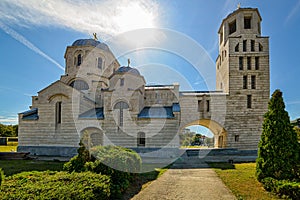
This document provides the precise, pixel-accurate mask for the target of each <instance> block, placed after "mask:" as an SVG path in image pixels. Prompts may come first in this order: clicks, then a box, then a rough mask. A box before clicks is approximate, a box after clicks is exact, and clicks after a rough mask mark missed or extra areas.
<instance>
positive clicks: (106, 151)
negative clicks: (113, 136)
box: [91, 146, 142, 173]
mask: <svg viewBox="0 0 300 200" xmlns="http://www.w3.org/2000/svg"><path fill="white" fill-rule="evenodd" d="M91 154H92V156H93V157H94V158H95V159H97V160H99V161H100V162H101V163H103V164H105V165H107V166H109V167H111V168H113V169H116V170H119V171H124V172H130V173H138V172H139V171H140V168H141V163H142V160H141V157H140V156H139V154H138V153H136V152H135V151H133V150H131V149H127V148H124V147H119V146H96V147H93V148H92V149H91Z"/></svg>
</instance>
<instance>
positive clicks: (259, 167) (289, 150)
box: [256, 90, 299, 181]
mask: <svg viewBox="0 0 300 200" xmlns="http://www.w3.org/2000/svg"><path fill="white" fill-rule="evenodd" d="M297 165H299V144H298V141H297V135H296V133H295V131H294V130H293V127H292V126H291V124H290V119H289V115H288V112H287V111H285V105H284V101H283V98H282V92H281V91H280V90H276V91H275V92H274V93H273V94H272V98H271V100H270V101H269V105H268V111H267V113H265V115H264V121H263V132H262V135H261V139H260V142H259V144H258V158H257V161H256V176H257V178H258V180H259V181H261V180H263V179H264V178H267V177H271V178H275V179H277V180H283V179H289V180H292V179H295V178H297Z"/></svg>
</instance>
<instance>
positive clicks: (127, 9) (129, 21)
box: [114, 2, 155, 32]
mask: <svg viewBox="0 0 300 200" xmlns="http://www.w3.org/2000/svg"><path fill="white" fill-rule="evenodd" d="M154 12H155V10H151V8H149V7H146V6H144V5H143V4H141V3H139V2H131V3H128V4H127V5H125V6H120V7H119V8H118V9H117V13H116V16H115V19H114V20H115V24H116V26H117V28H118V29H119V30H118V31H119V32H126V31H131V30H135V29H141V28H154V27H155V17H154V16H155V14H154Z"/></svg>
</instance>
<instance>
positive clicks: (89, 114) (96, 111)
mask: <svg viewBox="0 0 300 200" xmlns="http://www.w3.org/2000/svg"><path fill="white" fill-rule="evenodd" d="M79 119H104V114H103V108H92V109H90V110H88V111H86V112H84V113H82V114H80V115H79Z"/></svg>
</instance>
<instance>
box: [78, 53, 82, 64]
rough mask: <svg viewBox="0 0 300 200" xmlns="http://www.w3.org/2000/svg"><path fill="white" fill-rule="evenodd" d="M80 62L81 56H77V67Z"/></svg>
mask: <svg viewBox="0 0 300 200" xmlns="http://www.w3.org/2000/svg"><path fill="white" fill-rule="evenodd" d="M81 62H82V57H81V54H78V56H77V66H80V65H81Z"/></svg>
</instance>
